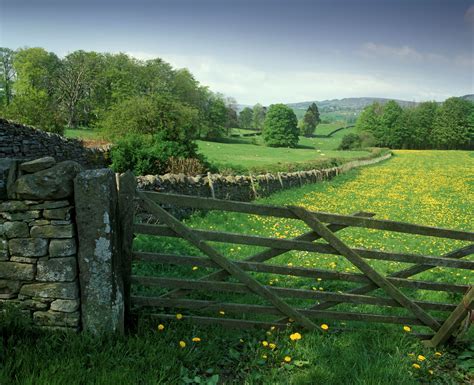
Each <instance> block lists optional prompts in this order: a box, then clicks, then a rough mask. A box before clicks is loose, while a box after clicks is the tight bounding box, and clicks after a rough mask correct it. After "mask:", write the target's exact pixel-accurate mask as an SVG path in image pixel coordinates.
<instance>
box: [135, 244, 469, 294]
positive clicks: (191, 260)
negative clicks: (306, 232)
mask: <svg viewBox="0 0 474 385" xmlns="http://www.w3.org/2000/svg"><path fill="white" fill-rule="evenodd" d="M133 256H134V260H135V261H143V262H151V263H165V264H171V265H179V266H182V265H187V266H199V267H207V268H219V266H218V265H217V264H216V263H214V262H212V261H210V260H208V259H207V258H203V257H195V256H185V255H184V256H183V255H176V254H161V253H149V252H134V253H133ZM232 261H233V262H234V263H236V264H237V265H238V266H240V267H241V268H242V269H243V270H245V271H253V272H258V273H271V274H280V275H293V276H296V277H306V278H322V279H326V280H336V281H347V282H362V283H371V281H370V279H369V278H367V277H366V276H365V275H364V274H360V273H344V272H339V271H331V270H323V269H315V268H308V267H297V266H292V267H288V266H281V265H272V264H269V263H265V264H264V263H260V262H245V260H242V261H237V260H232ZM213 274H215V273H211V274H209V275H206V276H203V277H200V278H199V279H200V280H201V279H202V280H209V281H210V280H215V278H214V277H213ZM387 279H388V280H389V281H390V282H392V283H393V284H394V285H396V286H399V287H408V288H412V289H422V290H434V291H446V292H453V293H465V292H466V290H467V289H468V288H469V286H467V285H456V284H450V283H442V282H430V281H419V280H408V279H404V278H389V277H387ZM217 280H218V279H217ZM371 287H372V285H371ZM358 289H360V288H358ZM164 296H166V295H164Z"/></svg>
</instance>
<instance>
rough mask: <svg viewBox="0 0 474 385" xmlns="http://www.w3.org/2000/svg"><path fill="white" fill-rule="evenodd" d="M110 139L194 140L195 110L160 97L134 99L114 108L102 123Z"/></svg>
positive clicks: (196, 119)
mask: <svg viewBox="0 0 474 385" xmlns="http://www.w3.org/2000/svg"><path fill="white" fill-rule="evenodd" d="M101 126H102V127H103V129H104V130H105V132H106V133H107V134H108V135H110V136H111V137H113V138H117V137H120V136H123V135H128V134H155V133H158V132H162V133H163V138H165V139H166V140H171V141H186V140H190V139H192V138H194V137H196V133H197V127H198V111H197V110H196V109H194V108H192V107H189V106H187V105H184V104H182V103H180V102H177V101H174V100H172V99H169V98H167V97H162V96H135V97H131V98H129V99H125V100H123V101H122V102H120V103H117V104H116V105H114V106H113V107H112V108H111V110H110V111H109V112H108V113H107V114H106V117H105V119H104V120H103V121H102V122H101Z"/></svg>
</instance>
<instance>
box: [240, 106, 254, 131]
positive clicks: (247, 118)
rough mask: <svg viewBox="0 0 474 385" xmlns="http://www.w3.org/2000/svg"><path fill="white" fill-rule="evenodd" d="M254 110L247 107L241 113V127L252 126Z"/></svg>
mask: <svg viewBox="0 0 474 385" xmlns="http://www.w3.org/2000/svg"><path fill="white" fill-rule="evenodd" d="M252 120H253V111H252V109H251V108H250V107H245V108H244V109H243V110H242V111H240V113H239V122H240V127H241V128H252Z"/></svg>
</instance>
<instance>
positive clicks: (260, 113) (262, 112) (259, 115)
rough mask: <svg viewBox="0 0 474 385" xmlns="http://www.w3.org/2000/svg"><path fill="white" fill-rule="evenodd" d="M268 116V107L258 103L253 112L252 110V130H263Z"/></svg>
mask: <svg viewBox="0 0 474 385" xmlns="http://www.w3.org/2000/svg"><path fill="white" fill-rule="evenodd" d="M266 115H267V108H266V107H263V106H262V105H261V104H260V103H257V104H256V105H255V106H253V110H252V124H253V127H252V128H256V129H258V130H262V129H263V124H264V122H265V116H266Z"/></svg>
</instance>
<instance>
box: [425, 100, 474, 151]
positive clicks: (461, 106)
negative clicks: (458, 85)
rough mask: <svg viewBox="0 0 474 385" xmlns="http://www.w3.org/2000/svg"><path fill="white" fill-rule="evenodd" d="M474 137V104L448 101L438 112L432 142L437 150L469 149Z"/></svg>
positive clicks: (463, 101) (462, 101)
mask: <svg viewBox="0 0 474 385" xmlns="http://www.w3.org/2000/svg"><path fill="white" fill-rule="evenodd" d="M473 135H474V104H473V103H471V102H469V101H467V100H464V99H461V98H449V99H446V100H445V102H444V103H443V105H442V106H441V107H440V108H439V109H438V110H437V111H436V116H435V119H434V125H433V130H432V135H431V141H432V144H433V146H434V147H435V148H439V149H447V150H453V149H460V148H468V147H469V146H470V144H471V143H472V138H473Z"/></svg>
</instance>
